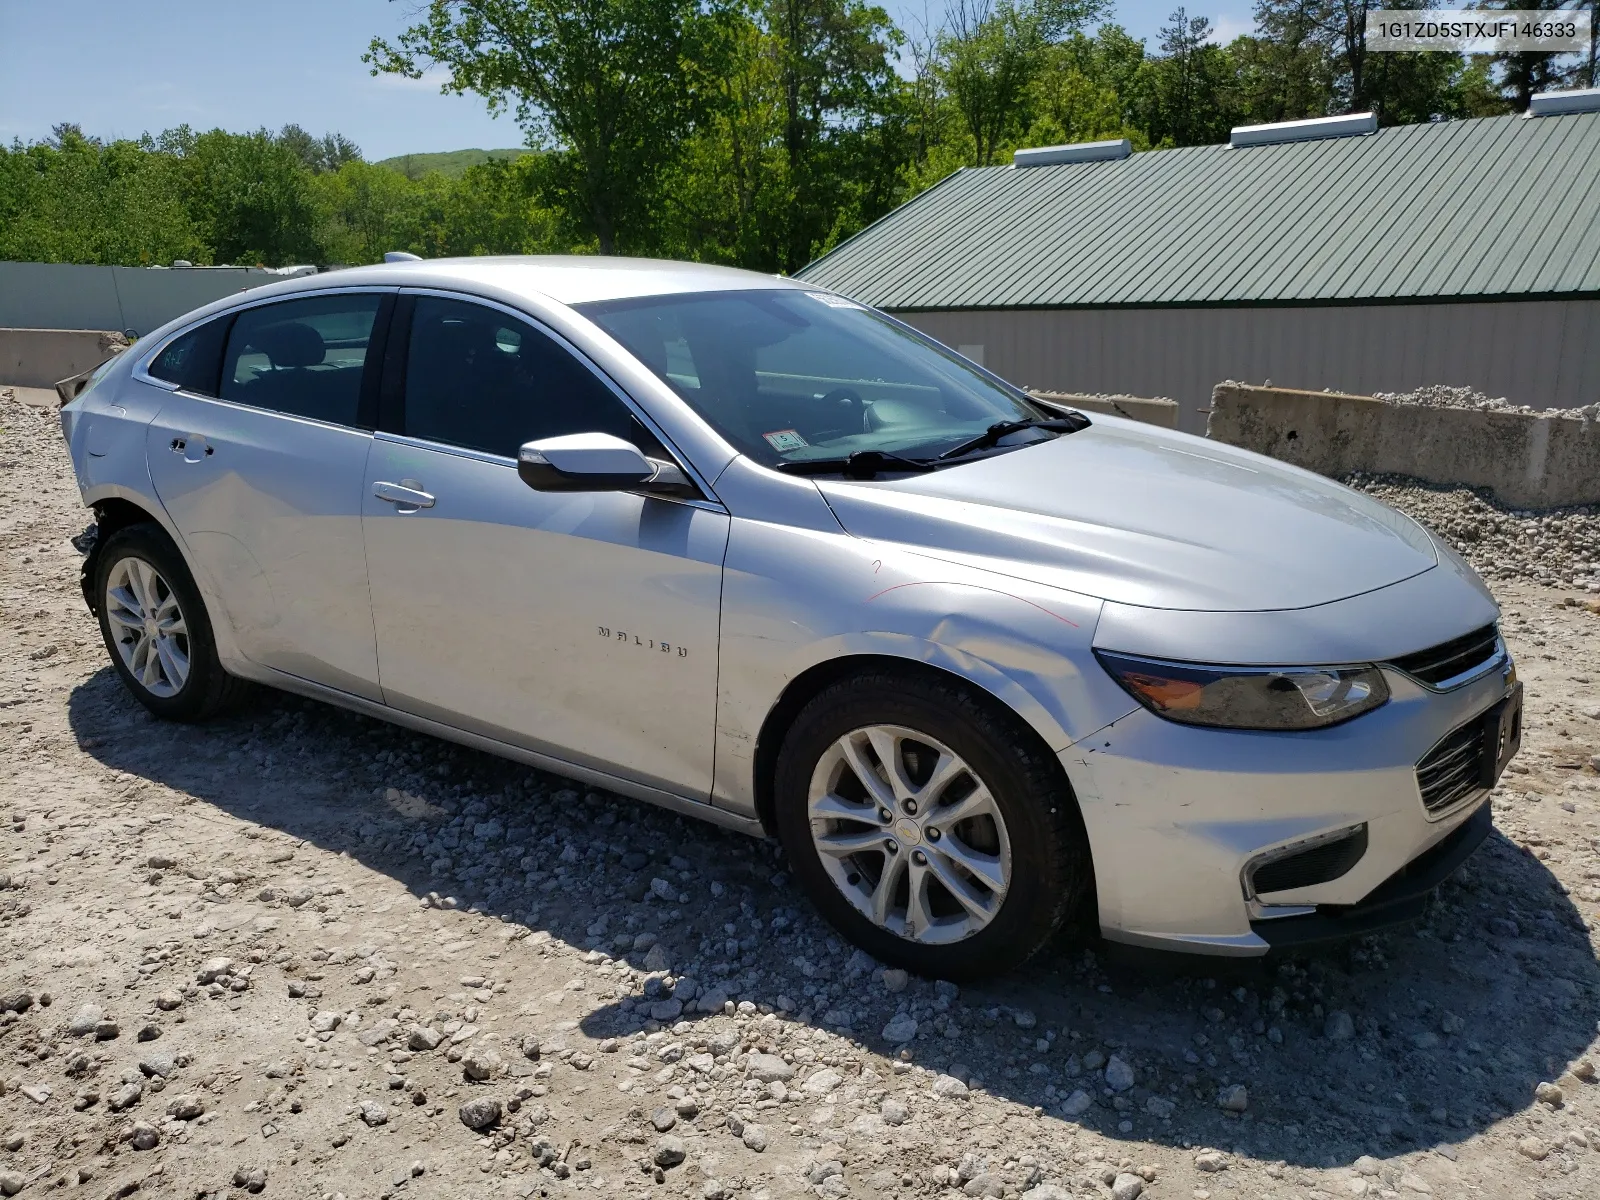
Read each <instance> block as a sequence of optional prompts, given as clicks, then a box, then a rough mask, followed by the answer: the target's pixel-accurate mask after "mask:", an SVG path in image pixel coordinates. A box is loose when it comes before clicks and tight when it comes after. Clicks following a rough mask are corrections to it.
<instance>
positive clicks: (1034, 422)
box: [934, 417, 1088, 462]
mask: <svg viewBox="0 0 1600 1200" xmlns="http://www.w3.org/2000/svg"><path fill="white" fill-rule="evenodd" d="M1087 425H1088V421H1087V420H1085V419H1084V418H1083V417H1028V418H1026V419H1024V420H1021V421H996V422H995V423H994V424H993V425H991V426H989V428H987V429H985V430H984V431H983V432H982V433H980V434H979V435H978V436H977V437H975V438H971V439H969V440H967V441H965V442H962V443H961V444H960V445H959V446H955V447H953V448H952V449H949V450H946V451H945V452H944V453H943V454H941V455H939V456H938V457H936V458H935V459H934V461H935V462H943V461H944V460H945V459H947V458H960V457H961V456H962V455H963V454H971V453H972V452H973V451H974V450H987V449H988V448H989V447H990V446H993V445H996V444H997V443H998V442H999V441H1000V439H1001V438H1003V437H1005V436H1006V435H1007V434H1010V433H1020V432H1021V431H1022V430H1024V429H1049V430H1053V431H1054V432H1056V433H1076V432H1077V431H1078V430H1080V429H1083V428H1084V427H1085V426H1087Z"/></svg>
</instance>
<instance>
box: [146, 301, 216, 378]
mask: <svg viewBox="0 0 1600 1200" xmlns="http://www.w3.org/2000/svg"><path fill="white" fill-rule="evenodd" d="M231 320H232V317H231V315H230V316H226V317H218V318H217V319H216V320H214V321H207V322H206V323H205V324H204V325H200V326H197V327H195V328H194V329H191V330H189V332H188V333H183V334H179V335H178V336H177V337H176V338H174V339H173V340H172V341H170V342H168V343H167V344H166V346H165V347H164V348H163V349H162V351H161V353H160V354H157V355H156V356H155V358H154V359H152V360H151V362H150V365H149V367H147V368H146V373H147V374H149V376H150V377H151V378H152V379H159V380H161V381H162V382H164V383H172V384H176V385H177V386H178V387H180V388H182V389H183V390H184V391H186V392H196V393H198V394H199V395H202V396H215V395H216V394H217V377H218V375H219V374H220V373H221V367H222V342H223V338H224V337H225V336H226V335H227V332H228V323H229V322H230V321H231Z"/></svg>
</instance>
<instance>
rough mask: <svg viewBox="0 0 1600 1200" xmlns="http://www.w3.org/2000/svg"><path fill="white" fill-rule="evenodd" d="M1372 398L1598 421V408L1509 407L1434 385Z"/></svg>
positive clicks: (1498, 400) (1503, 400) (1458, 389)
mask: <svg viewBox="0 0 1600 1200" xmlns="http://www.w3.org/2000/svg"><path fill="white" fill-rule="evenodd" d="M1373 396H1374V398H1376V399H1378V400H1382V401H1383V402H1384V403H1385V404H1416V405H1420V406H1422V407H1424V408H1475V409H1479V410H1480V411H1483V412H1513V413H1536V412H1542V413H1547V414H1549V415H1551V416H1558V417H1579V418H1582V419H1583V420H1586V421H1594V420H1600V404H1588V405H1584V406H1583V407H1581V408H1533V407H1531V406H1529V405H1526V404H1513V403H1512V402H1511V401H1509V400H1507V399H1506V398H1505V397H1504V396H1486V395H1484V394H1483V393H1482V392H1480V391H1477V390H1476V389H1474V388H1469V387H1451V386H1450V385H1449V384H1444V383H1434V384H1429V385H1428V386H1427V387H1420V388H1417V389H1416V390H1415V391H1411V392H1374V393H1373Z"/></svg>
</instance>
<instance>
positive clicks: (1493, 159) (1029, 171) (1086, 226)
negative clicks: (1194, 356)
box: [799, 113, 1600, 310]
mask: <svg viewBox="0 0 1600 1200" xmlns="http://www.w3.org/2000/svg"><path fill="white" fill-rule="evenodd" d="M799 277H800V278H801V279H805V280H809V281H811V282H814V283H817V284H821V285H822V286H824V287H828V288H832V289H834V290H836V291H839V292H843V293H845V294H846V295H849V296H852V297H854V298H855V299H857V300H861V301H863V302H865V303H868V304H871V305H874V306H876V307H878V308H888V309H900V310H917V309H923V310H927V309H949V308H1068V307H1096V308H1098V307H1107V306H1113V305H1165V304H1173V305H1177V304H1184V305H1237V304H1305V303H1339V302H1348V301H1367V302H1371V301H1386V300H1389V301H1393V300H1405V299H1418V300H1431V299H1456V298H1472V299H1487V298H1491V297H1496V298H1518V297H1534V296H1580V295H1597V294H1600V113H1574V114H1570V115H1565V116H1553V117H1534V118H1523V117H1487V118H1482V119H1479V120H1472V121H1448V122H1442V123H1438V124H1431V125H1404V126H1399V127H1396V128H1392V129H1381V130H1379V131H1378V132H1377V133H1373V134H1368V135H1365V136H1355V137H1339V138H1329V139H1326V140H1322V141H1311V142H1290V143H1283V144H1278V145H1270V146H1255V147H1250V148H1247V149H1237V150H1236V149H1231V148H1229V147H1227V146H1193V147H1186V148H1184V149H1179V150H1155V151H1150V152H1147V153H1143V154H1135V155H1133V156H1132V157H1130V158H1125V159H1122V160H1120V161H1113V162H1091V163H1070V164H1063V165H1060V166H1047V167H1027V168H1016V167H1010V166H1004V167H984V168H969V169H966V170H962V171H958V172H956V173H955V174H954V175H951V176H950V177H948V178H947V179H945V180H944V181H943V182H941V183H940V184H938V185H937V186H935V187H933V188H930V189H929V190H928V191H926V192H923V193H922V194H921V195H920V196H918V197H916V198H915V199H914V200H911V201H910V202H908V203H906V204H904V205H902V206H901V207H899V208H897V209H895V210H894V211H893V212H891V213H889V214H888V215H887V216H885V217H884V218H883V219H882V220H880V221H878V222H876V223H875V224H873V225H871V226H869V227H868V228H866V229H864V230H862V232H860V233H858V234H856V235H855V236H854V237H853V238H851V239H849V240H848V241H846V242H843V243H841V244H840V245H839V246H838V247H837V248H835V249H834V250H833V251H831V252H830V253H828V254H826V255H824V256H823V257H822V258H819V259H817V261H815V262H813V263H812V264H811V265H809V266H808V267H806V268H805V269H804V270H803V271H801V272H800V273H799Z"/></svg>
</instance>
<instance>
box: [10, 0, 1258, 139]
mask: <svg viewBox="0 0 1600 1200" xmlns="http://www.w3.org/2000/svg"><path fill="white" fill-rule="evenodd" d="M880 2H884V0H880ZM1176 3H1177V0H1121V2H1120V3H1119V4H1118V5H1117V14H1116V19H1117V20H1118V21H1119V22H1120V23H1121V24H1123V25H1124V26H1125V27H1126V28H1127V29H1128V30H1129V32H1131V33H1132V34H1133V35H1134V36H1135V37H1142V38H1144V39H1146V41H1147V43H1148V44H1149V45H1150V46H1152V47H1154V45H1155V42H1156V31H1157V30H1158V29H1159V28H1160V27H1161V25H1162V24H1163V23H1164V22H1165V20H1166V17H1167V14H1168V13H1169V12H1170V11H1171V10H1172V8H1174V7H1175V6H1176ZM422 7H423V5H422V3H421V0H396V2H393V3H391V2H389V0H266V2H262V0H254V2H246V0H160V2H159V3H155V4H147V5H129V4H127V3H126V0H122V2H120V3H112V2H110V0H48V2H47V0H0V46H4V47H5V48H6V54H5V65H4V67H3V68H0V141H4V142H7V143H9V142H10V141H11V140H12V139H13V138H17V137H20V138H22V139H23V140H24V141H31V140H35V139H38V138H42V137H44V136H46V135H47V134H48V133H49V132H50V127H51V126H52V125H53V124H55V123H56V122H58V121H75V122H77V123H78V124H79V125H81V126H83V128H84V130H85V132H88V133H91V134H94V135H97V136H100V137H136V136H138V135H139V134H141V133H143V132H145V131H147V130H148V131H151V132H155V131H158V130H161V129H165V128H168V127H170V126H174V125H179V124H183V123H184V122H187V123H188V124H190V125H193V126H195V127H197V128H201V129H210V128H213V127H215V126H221V127H222V128H224V129H231V130H247V129H255V128H258V127H260V126H263V125H265V126H266V127H268V128H269V129H277V128H279V127H281V126H282V125H284V124H286V123H288V122H291V121H292V122H295V123H297V124H300V125H303V126H305V128H307V129H309V130H311V131H312V132H313V133H316V134H321V133H323V132H324V131H326V130H330V129H336V130H338V131H340V132H341V133H343V134H344V135H345V136H347V137H349V138H351V139H353V140H354V141H355V143H356V144H357V145H358V146H360V147H361V149H362V151H363V153H365V154H366V156H367V157H368V158H371V159H377V158H386V157H388V156H390V155H394V154H403V153H406V152H417V151H426V150H456V149H462V148H464V147H468V146H482V147H497V146H515V145H519V144H521V142H522V135H521V133H520V131H519V130H518V129H517V126H516V124H515V122H513V121H512V120H511V119H510V118H509V117H502V118H500V119H498V120H497V119H494V118H491V117H490V116H489V114H488V112H487V110H486V109H485V107H484V104H483V102H482V101H481V100H479V99H477V98H476V97H473V96H441V95H440V94H439V89H438V84H437V82H436V81H429V80H422V81H417V82H412V81H409V80H401V79H397V78H394V77H392V76H381V77H378V78H373V77H372V76H370V75H369V74H368V73H367V67H366V65H365V64H363V63H362V62H361V53H362V51H363V50H365V49H366V45H367V42H368V41H369V40H370V39H371V38H372V37H373V35H374V34H382V35H391V34H394V33H396V32H398V31H399V30H400V29H402V28H403V27H404V26H405V25H406V24H407V23H408V17H410V16H411V15H412V14H414V13H415V12H417V11H418V10H419V9H420V8H422ZM884 7H886V8H887V9H888V10H889V12H890V15H891V16H892V17H894V18H895V20H896V21H897V22H898V23H899V24H900V25H901V26H902V28H906V29H910V30H915V29H917V28H918V27H919V25H920V23H921V22H923V21H925V20H927V19H928V18H930V17H931V18H934V19H933V20H932V21H931V23H932V24H937V23H938V22H937V18H938V17H939V16H940V15H941V14H942V13H943V11H944V7H945V0H887V2H884ZM1188 7H1189V11H1190V13H1191V14H1201V13H1203V14H1205V15H1206V16H1209V17H1210V18H1211V20H1212V23H1213V25H1215V26H1217V28H1218V32H1219V34H1220V35H1221V40H1224V41H1225V40H1227V39H1228V38H1230V37H1232V36H1234V35H1235V34H1238V33H1243V32H1247V31H1248V30H1249V27H1250V4H1249V3H1248V2H1244V3H1241V2H1240V0H1225V2H1222V3H1215V2H1212V3H1208V2H1207V0H1196V2H1192V3H1190V4H1189V5H1188Z"/></svg>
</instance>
